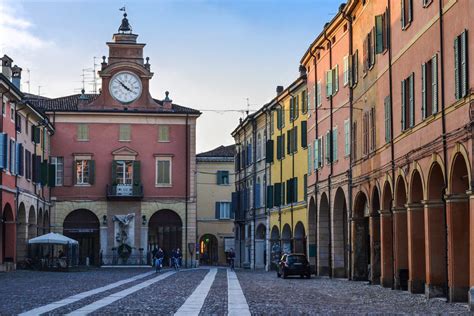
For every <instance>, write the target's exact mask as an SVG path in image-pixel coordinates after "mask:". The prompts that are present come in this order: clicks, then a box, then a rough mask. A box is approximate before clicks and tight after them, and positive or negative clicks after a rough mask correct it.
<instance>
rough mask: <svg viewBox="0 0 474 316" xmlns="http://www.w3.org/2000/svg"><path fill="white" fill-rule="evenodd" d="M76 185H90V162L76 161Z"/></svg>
mask: <svg viewBox="0 0 474 316" xmlns="http://www.w3.org/2000/svg"><path fill="white" fill-rule="evenodd" d="M76 184H90V160H76Z"/></svg>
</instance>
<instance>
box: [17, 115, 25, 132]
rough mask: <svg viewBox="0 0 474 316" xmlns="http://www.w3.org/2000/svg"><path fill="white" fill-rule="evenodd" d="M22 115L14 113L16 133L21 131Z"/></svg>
mask: <svg viewBox="0 0 474 316" xmlns="http://www.w3.org/2000/svg"><path fill="white" fill-rule="evenodd" d="M22 120H23V119H22V117H21V115H20V114H17V115H16V120H15V128H16V131H17V132H18V133H21V125H22V124H21V122H22Z"/></svg>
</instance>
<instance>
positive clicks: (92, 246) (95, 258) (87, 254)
mask: <svg viewBox="0 0 474 316" xmlns="http://www.w3.org/2000/svg"><path fill="white" fill-rule="evenodd" d="M40 211H41V209H40ZM99 230H100V223H99V219H98V218H97V216H96V215H95V214H94V213H93V212H92V211H90V210H88V209H77V210H74V211H72V212H71V213H69V214H68V215H67V216H66V218H65V219H64V223H63V234H64V236H67V237H70V238H72V239H75V240H77V241H78V242H79V264H81V265H84V264H86V263H87V258H89V263H90V264H91V265H99V264H100V262H99V251H100V235H99V234H100V231H99Z"/></svg>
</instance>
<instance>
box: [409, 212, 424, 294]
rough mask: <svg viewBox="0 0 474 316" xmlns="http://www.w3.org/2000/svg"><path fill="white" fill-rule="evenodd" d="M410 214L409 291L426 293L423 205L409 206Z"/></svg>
mask: <svg viewBox="0 0 474 316" xmlns="http://www.w3.org/2000/svg"><path fill="white" fill-rule="evenodd" d="M407 212H408V271H409V276H410V278H409V280H408V290H409V291H410V292H411V293H424V292H425V224H424V212H423V204H419V203H416V204H415V203H414V204H408V205H407Z"/></svg>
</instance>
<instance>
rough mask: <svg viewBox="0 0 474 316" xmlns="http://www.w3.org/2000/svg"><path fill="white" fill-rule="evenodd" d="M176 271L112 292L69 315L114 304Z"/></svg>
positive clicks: (89, 311) (85, 313) (77, 315)
mask: <svg viewBox="0 0 474 316" xmlns="http://www.w3.org/2000/svg"><path fill="white" fill-rule="evenodd" d="M175 273H176V272H175V271H169V272H166V273H164V274H161V275H159V276H157V277H155V278H152V279H149V280H147V281H145V282H142V283H139V284H137V285H134V286H132V287H130V288H128V289H125V290H122V291H120V292H117V293H114V294H111V295H109V296H107V297H104V298H103V299H100V300H98V301H95V302H94V303H92V304H89V305H86V306H84V307H82V308H80V309H78V310H75V311H74V312H72V313H69V314H67V315H69V316H79V315H87V314H89V313H92V312H94V311H96V310H98V309H100V308H102V307H105V306H107V305H110V304H112V303H113V302H115V301H118V300H120V299H122V298H124V297H126V296H128V295H130V294H133V293H135V292H137V291H139V290H141V289H144V288H146V287H148V286H150V285H152V284H154V283H156V282H158V281H161V280H164V279H166V278H167V277H169V276H171V275H173V274H175Z"/></svg>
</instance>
